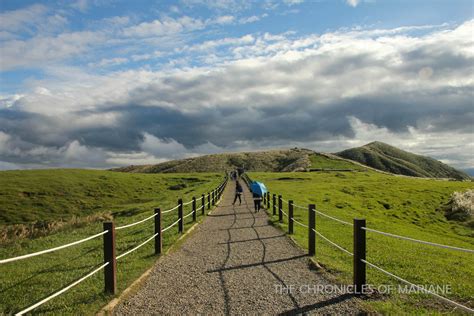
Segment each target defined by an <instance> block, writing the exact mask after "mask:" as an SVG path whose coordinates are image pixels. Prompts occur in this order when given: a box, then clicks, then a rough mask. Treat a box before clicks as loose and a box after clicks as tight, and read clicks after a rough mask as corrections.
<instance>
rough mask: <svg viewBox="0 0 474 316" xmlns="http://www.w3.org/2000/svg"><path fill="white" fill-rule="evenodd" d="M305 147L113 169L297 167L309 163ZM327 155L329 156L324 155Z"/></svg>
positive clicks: (137, 171) (185, 169) (218, 170)
mask: <svg viewBox="0 0 474 316" xmlns="http://www.w3.org/2000/svg"><path fill="white" fill-rule="evenodd" d="M310 154H313V151H311V150H308V149H298V148H294V149H289V150H269V151H260V152H247V153H225V154H215V155H206V156H200V157H195V158H188V159H182V160H174V161H168V162H164V163H161V164H157V165H143V166H128V167H123V168H117V169H114V170H115V171H122V172H134V173H161V172H163V173H168V172H182V173H185V172H225V171H229V170H233V169H235V168H238V167H242V166H243V167H244V168H245V169H246V170H250V171H300V170H305V169H307V168H308V167H309V166H310V161H309V158H308V156H309V155H310ZM327 159H330V158H327Z"/></svg>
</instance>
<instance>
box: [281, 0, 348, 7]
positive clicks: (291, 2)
mask: <svg viewBox="0 0 474 316" xmlns="http://www.w3.org/2000/svg"><path fill="white" fill-rule="evenodd" d="M352 1H354V0H352ZM283 2H284V3H285V4H287V5H289V6H292V5H296V4H301V3H303V2H304V0H283Z"/></svg>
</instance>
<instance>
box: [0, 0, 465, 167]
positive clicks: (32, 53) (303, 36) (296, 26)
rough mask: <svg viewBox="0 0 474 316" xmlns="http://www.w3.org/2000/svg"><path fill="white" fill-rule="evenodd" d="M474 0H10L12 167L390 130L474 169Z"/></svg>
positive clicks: (5, 6) (2, 0) (106, 161)
mask: <svg viewBox="0 0 474 316" xmlns="http://www.w3.org/2000/svg"><path fill="white" fill-rule="evenodd" d="M473 11H474V1H472V0H470V1H462V0H452V1H440V0H430V1H423V0H417V1H406V0H398V1H395V0H313V1H304V0H261V1H249V0H215V1H211V0H176V1H144V0H135V1H125V0H123V1H120V0H79V1H67V0H57V1H43V2H37V1H26V0H24V1H23V0H15V1H9V0H0V169H4V170H5V169H29V168H50V167H68V168H69V167H74V168H75V167H80V168H110V167H117V166H123V165H131V164H134V165H137V164H151V163H159V162H163V161H166V160H170V159H178V158H185V157H193V156H196V155H203V154H209V153H219V152H229V151H244V150H250V151H254V150H265V149H270V148H290V147H304V148H309V149H313V150H316V151H322V152H337V151H340V150H343V149H347V148H350V147H355V146H361V145H364V144H366V143H369V142H372V141H383V142H386V143H389V144H391V145H394V146H397V147H399V148H402V149H404V150H408V151H411V152H414V153H418V154H422V155H428V156H431V157H434V158H436V159H438V160H440V161H443V162H445V163H448V164H450V165H452V166H454V167H457V168H460V169H465V170H467V169H472V170H474V137H473V135H474V130H473V129H474V127H473V126H474V124H473V123H474V106H473V105H474V104H473V91H474V89H473V86H474V76H473V74H474V17H473Z"/></svg>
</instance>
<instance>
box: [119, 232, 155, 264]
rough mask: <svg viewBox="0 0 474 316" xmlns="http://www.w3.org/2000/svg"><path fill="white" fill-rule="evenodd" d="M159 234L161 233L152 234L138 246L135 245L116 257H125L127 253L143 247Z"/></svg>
mask: <svg viewBox="0 0 474 316" xmlns="http://www.w3.org/2000/svg"><path fill="white" fill-rule="evenodd" d="M159 234H160V233H156V234H154V235H153V236H151V237H150V238H148V239H147V240H145V241H144V242H142V243H141V244H139V245H138V246H136V247H133V248H132V249H130V250H128V251H126V252H124V253H123V254H121V255H119V256H117V257H116V258H115V259H117V260H118V259H120V258H122V257H125V256H126V255H128V254H130V253H132V252H134V251H135V250H138V249H139V248H141V247H142V246H144V245H146V244H147V243H148V242H149V241H151V240H152V239H153V238H155V237H156V236H158V235H159Z"/></svg>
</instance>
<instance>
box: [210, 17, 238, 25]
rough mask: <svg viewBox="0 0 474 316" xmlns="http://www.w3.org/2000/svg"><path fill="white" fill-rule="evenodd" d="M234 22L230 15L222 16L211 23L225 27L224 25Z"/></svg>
mask: <svg viewBox="0 0 474 316" xmlns="http://www.w3.org/2000/svg"><path fill="white" fill-rule="evenodd" d="M234 21H235V17H234V16H232V15H222V16H219V17H217V18H216V19H215V20H214V21H213V22H212V23H215V24H220V25H225V24H232V23H234Z"/></svg>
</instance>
